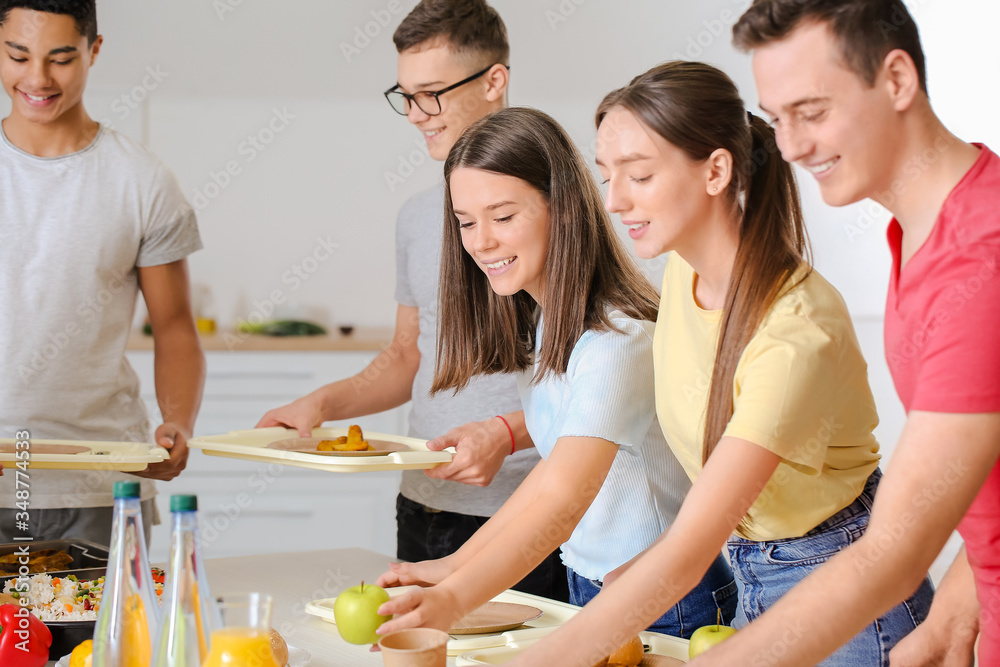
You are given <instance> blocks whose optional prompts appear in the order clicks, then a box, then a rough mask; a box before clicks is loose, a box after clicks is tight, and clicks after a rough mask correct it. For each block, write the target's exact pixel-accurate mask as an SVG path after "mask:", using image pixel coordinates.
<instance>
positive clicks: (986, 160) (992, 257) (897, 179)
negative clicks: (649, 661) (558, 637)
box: [693, 0, 1000, 667]
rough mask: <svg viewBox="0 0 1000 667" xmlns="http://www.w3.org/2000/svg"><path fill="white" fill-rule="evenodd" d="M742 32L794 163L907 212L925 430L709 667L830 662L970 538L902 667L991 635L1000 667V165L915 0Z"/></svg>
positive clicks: (912, 333) (945, 660) (903, 331)
mask: <svg viewBox="0 0 1000 667" xmlns="http://www.w3.org/2000/svg"><path fill="white" fill-rule="evenodd" d="M733 32H734V36H735V41H736V44H737V46H739V47H741V48H743V49H746V50H751V51H752V54H753V69H754V78H755V79H756V83H757V90H758V93H759V95H760V105H761V108H762V109H764V110H765V111H766V112H767V113H768V115H769V116H770V117H771V118H772V119H773V123H774V127H775V130H776V133H777V141H778V148H779V149H780V150H781V153H782V156H783V157H784V158H785V159H786V160H788V161H789V162H795V163H797V164H799V165H801V166H802V167H803V168H805V169H806V170H808V171H809V172H810V173H811V174H812V175H813V176H814V177H815V178H816V180H817V181H818V184H819V187H820V191H821V193H822V195H823V199H824V201H826V203H828V204H830V205H833V206H843V205H846V204H849V203H852V202H856V201H859V200H862V199H864V198H872V199H874V200H875V201H877V202H879V203H881V204H882V205H883V206H885V207H886V208H887V209H889V210H890V211H891V212H892V214H893V216H894V218H893V220H892V222H891V223H890V224H889V229H888V240H889V246H890V249H891V251H892V257H893V262H892V270H891V274H890V278H889V293H888V299H887V303H886V311H885V329H886V330H885V348H886V356H887V359H888V363H889V369H890V371H891V372H892V375H893V380H894V382H895V385H896V390H897V393H898V394H899V397H900V399H901V400H902V402H903V406H904V407H905V408H906V411H907V419H906V424H905V426H904V428H903V433H902V435H901V437H900V441H899V443H898V445H897V446H896V452H895V454H894V455H893V458H892V460H891V461H890V463H889V467H888V468H887V470H886V474H885V479H884V482H883V484H882V485H881V486H880V488H879V490H878V495H877V496H876V499H875V505H874V508H873V510H872V517H871V524H870V528H869V530H868V532H867V533H866V534H865V535H864V537H862V538H861V539H859V540H858V541H857V542H855V543H854V544H853V545H851V546H850V547H848V548H847V549H845V550H844V551H843V552H841V553H840V554H838V555H837V556H835V557H834V558H833V559H831V560H830V561H829V562H828V563H827V564H826V565H824V566H823V567H822V568H820V569H818V570H817V571H816V572H815V573H814V574H812V575H811V576H810V577H808V578H807V579H805V580H804V581H803V582H802V583H800V584H799V585H798V586H796V587H795V588H794V589H792V590H791V591H790V592H789V593H788V594H787V595H786V596H785V597H784V598H783V599H782V600H781V601H779V602H778V604H777V605H775V606H774V607H772V608H771V610H770V611H768V612H767V613H766V614H764V615H763V616H762V617H761V618H760V619H758V620H757V621H755V622H754V623H751V624H750V626H749V627H747V628H746V629H744V630H741V631H740V632H739V633H737V634H736V635H735V636H734V637H732V638H731V639H728V640H727V641H726V642H724V643H723V644H721V645H720V646H719V647H718V649H716V650H714V651H712V652H709V653H708V654H707V655H706V656H705V660H704V661H702V660H700V659H699V660H698V661H696V663H693V664H697V665H702V664H706V665H707V664H712V665H716V664H718V665H731V664H737V663H739V664H768V665H806V664H809V665H812V664H816V663H817V662H818V661H819V660H821V659H822V658H823V657H825V656H826V655H829V654H830V653H831V652H833V650H834V649H835V648H837V646H839V645H841V644H843V643H844V642H846V641H847V640H848V639H850V637H851V636H852V635H853V634H854V633H856V632H857V631H858V630H859V629H861V628H862V627H864V626H865V625H867V624H869V623H872V622H873V621H874V619H875V618H876V617H878V616H879V614H881V613H883V612H884V610H886V609H888V608H890V607H892V606H893V605H895V604H897V603H898V602H899V601H901V600H903V599H905V598H906V597H907V596H909V595H910V594H911V593H912V592H913V591H914V590H915V589H916V587H917V586H918V584H919V582H920V580H921V579H922V578H923V576H924V573H925V572H927V570H928V568H929V567H930V565H931V563H932V562H933V560H934V558H935V557H936V556H937V555H938V553H939V552H940V551H941V549H942V547H943V546H944V545H945V542H946V541H947V540H948V538H949V536H950V535H951V533H952V531H953V530H955V528H956V527H957V528H958V530H959V532H960V533H961V534H962V537H963V538H964V539H965V542H966V548H965V550H964V552H963V553H962V554H960V555H959V557H958V559H956V562H955V564H954V565H953V566H952V569H951V570H950V571H949V573H948V575H946V577H945V579H944V581H943V582H942V585H941V589H940V590H939V591H938V595H937V597H936V599H935V601H934V604H933V605H932V607H931V611H930V614H929V615H928V617H927V621H926V622H925V623H924V624H923V625H922V626H920V627H918V628H917V630H915V631H914V632H913V633H912V635H910V636H908V637H907V639H906V640H904V642H901V643H900V644H899V645H898V646H897V647H896V649H894V650H893V652H892V655H891V664H892V665H893V667H896V666H899V667H915V666H916V665H927V666H930V665H941V666H946V667H959V666H961V667H966V666H967V665H969V664H970V663H971V662H972V646H973V642H974V641H975V636H976V633H977V631H978V632H979V633H980V636H979V664H980V665H983V666H984V667H992V666H993V665H998V664H1000V466H998V465H997V459H998V456H1000V334H998V329H997V304H998V303H1000V279H998V271H997V262H998V261H1000V212H998V210H1000V209H998V203H1000V158H998V157H997V155H996V154H995V153H993V152H992V151H991V150H990V149H989V148H987V147H986V146H984V145H982V144H970V143H966V142H964V141H962V140H961V139H959V138H958V137H956V136H955V135H954V134H952V133H951V132H950V131H949V130H948V129H947V128H946V127H945V126H944V125H943V124H942V122H941V120H940V119H939V118H938V117H937V116H936V115H935V113H934V111H933V109H932V108H931V105H930V100H929V98H928V95H927V82H926V74H925V66H924V54H923V49H922V47H921V45H920V37H919V34H918V31H917V26H916V24H915V23H914V21H913V18H912V17H911V16H910V14H909V12H908V11H907V9H906V7H905V6H904V5H903V3H902V2H899V1H898V0H837V1H834V0H756V1H755V2H754V3H753V5H752V6H751V7H750V9H749V10H747V12H746V14H744V15H743V17H742V18H741V19H740V20H739V22H738V23H737V24H736V26H735V27H734V29H733ZM970 566H971V568H970ZM973 582H974V585H973ZM977 596H978V602H979V605H978V606H977V605H976V597H977Z"/></svg>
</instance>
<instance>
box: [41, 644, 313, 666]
mask: <svg viewBox="0 0 1000 667" xmlns="http://www.w3.org/2000/svg"><path fill="white" fill-rule="evenodd" d="M311 659H312V656H311V655H310V654H309V651H306V650H303V649H300V648H295V647H293V646H289V647H288V664H287V666H286V667H306V665H308V664H309V661H310V660H311ZM56 667H69V656H68V655H65V656H63V657H62V658H60V659H59V662H57V663H56Z"/></svg>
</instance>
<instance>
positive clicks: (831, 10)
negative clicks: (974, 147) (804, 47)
mask: <svg viewBox="0 0 1000 667" xmlns="http://www.w3.org/2000/svg"><path fill="white" fill-rule="evenodd" d="M805 22H818V23H824V24H826V25H827V27H828V28H829V29H830V31H831V32H832V33H833V34H834V36H835V37H836V38H837V40H838V41H839V42H840V51H841V55H842V57H843V59H844V62H845V63H846V64H847V67H848V68H849V69H850V70H851V71H853V72H855V73H856V74H858V75H859V76H860V77H861V78H862V79H863V80H864V81H865V82H866V83H867V84H868V85H869V86H873V85H875V77H876V75H877V74H878V70H879V68H880V67H881V66H882V62H883V61H884V60H885V57H886V55H887V54H888V53H889V52H890V51H893V50H895V49H902V50H903V51H905V52H906V53H907V54H909V56H910V58H912V59H913V64H914V65H916V68H917V74H918V76H919V78H920V88H921V89H922V90H923V91H924V92H925V93H926V92H927V70H926V65H925V63H924V50H923V48H922V47H921V46H920V33H919V31H918V30H917V24H916V22H915V21H914V20H913V16H911V15H910V12H909V11H907V9H906V6H905V5H904V4H903V2H902V0H754V2H753V4H752V5H751V6H750V8H749V9H747V11H746V12H745V13H744V14H743V16H741V17H740V20H739V21H737V22H736V25H734V26H733V43H734V44H735V45H736V46H737V47H738V48H740V49H743V50H744V51H749V50H751V49H755V48H758V47H761V46H764V45H765V44H768V43H770V42H773V41H776V40H779V39H782V38H784V37H785V36H787V35H788V34H789V33H791V32H792V30H794V29H795V28H797V27H798V26H799V25H801V24H803V23H805Z"/></svg>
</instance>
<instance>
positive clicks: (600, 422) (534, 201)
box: [379, 108, 735, 636]
mask: <svg viewBox="0 0 1000 667" xmlns="http://www.w3.org/2000/svg"><path fill="white" fill-rule="evenodd" d="M656 304H657V295H656V292H655V291H654V289H653V288H652V286H651V285H650V284H649V282H648V281H647V280H646V279H645V278H644V277H643V276H642V274H641V273H640V271H639V269H638V268H637V267H636V266H635V264H634V263H633V261H632V260H631V258H630V257H629V256H628V254H627V252H626V251H625V249H624V247H623V244H622V243H621V242H620V241H619V240H618V238H617V236H616V235H615V233H614V231H613V229H612V226H611V221H610V219H609V217H608V215H607V213H606V212H605V211H604V208H603V205H602V202H601V196H600V194H599V192H598V190H597V187H596V185H595V184H594V182H593V179H592V178H591V176H590V173H589V171H588V169H587V167H586V165H585V164H584V162H583V160H582V158H581V157H580V155H579V153H578V152H577V151H576V149H575V148H574V147H573V144H572V142H571V141H570V139H569V137H568V136H567V135H566V133H565V132H564V131H563V130H562V128H560V127H559V125H558V124H557V123H556V122H555V121H553V120H552V119H551V118H549V117H548V116H546V115H545V114H542V113H541V112H538V111H535V110H531V109H518V108H512V109H505V110H503V111H499V112H496V113H494V114H492V115H491V116H489V117H487V118H485V119H483V120H481V121H479V122H478V123H477V124H475V125H473V126H472V127H470V128H469V129H468V130H467V131H466V133H465V134H464V135H463V136H462V138H461V139H460V140H459V142H458V143H457V144H456V145H455V147H454V148H453V149H452V151H451V154H450V155H449V157H448V160H447V162H446V163H445V232H444V242H443V249H442V263H441V281H440V318H439V322H440V328H439V333H440V332H441V331H447V332H448V335H447V336H441V335H439V337H438V354H437V358H438V366H437V369H436V374H435V382H434V388H433V390H434V391H447V390H452V391H454V390H458V389H461V388H462V387H464V386H465V385H466V384H467V383H468V382H469V380H470V379H471V378H472V377H474V376H477V375H484V374H491V373H518V374H519V387H520V391H521V398H522V403H523V406H524V413H525V423H526V425H527V429H528V432H529V434H530V435H531V437H532V440H533V441H534V443H535V446H536V447H537V448H538V450H539V453H540V454H541V456H542V461H541V462H540V463H539V464H538V465H537V466H536V467H535V469H534V471H533V472H532V473H531V474H530V475H529V476H528V478H527V479H526V480H525V481H524V482H523V483H522V484H521V486H520V487H519V488H518V489H517V491H516V492H515V493H514V495H512V496H511V498H510V499H509V500H508V501H507V503H506V504H505V505H504V506H503V507H502V508H501V509H500V510H499V511H498V512H497V513H496V514H495V515H494V516H493V518H491V519H490V520H489V522H487V523H486V524H485V525H484V526H483V528H481V529H480V530H479V532H477V533H476V534H475V535H474V536H473V537H472V539H470V540H469V541H468V542H467V543H466V544H465V546H463V547H462V548H461V549H460V550H459V551H458V552H457V553H455V554H454V555H452V556H449V557H448V558H444V559H440V560H436V561H424V562H421V563H415V564H403V565H398V566H393V568H392V570H391V571H390V572H388V573H386V574H384V575H383V576H382V577H381V579H380V580H379V583H380V584H381V585H385V586H395V585H400V584H413V583H418V584H424V585H428V584H436V585H434V586H432V587H429V588H424V589H422V590H417V591H414V592H412V593H409V594H406V595H403V596H400V597H397V598H394V599H393V600H392V601H390V602H387V603H386V604H384V605H383V606H382V610H381V612H380V613H383V614H397V615H398V616H397V618H396V619H395V620H393V621H391V622H389V623H386V624H385V625H383V626H382V628H381V630H380V633H381V634H385V633H387V632H391V631H394V630H398V629H401V628H405V627H412V626H427V627H437V628H440V629H444V630H447V629H448V628H450V627H451V626H452V624H453V623H454V622H455V621H457V620H458V619H459V618H461V617H462V616H464V615H465V614H466V613H468V612H470V611H472V610H474V609H475V608H476V607H478V606H480V605H481V604H483V603H484V602H486V601H488V600H489V599H490V598H492V597H493V596H495V595H497V594H498V593H500V592H502V591H503V590H505V589H507V588H509V587H510V586H512V585H513V584H515V583H516V582H517V581H519V580H520V579H521V578H522V577H523V576H524V575H525V574H527V573H528V572H529V571H530V570H531V569H532V568H533V567H534V566H535V565H536V564H537V563H538V562H540V561H541V559H542V558H543V557H544V556H545V555H546V554H548V553H550V552H551V551H552V550H553V549H555V548H557V547H559V546H560V545H561V546H562V558H563V561H564V562H565V564H566V566H567V569H568V572H569V574H568V576H569V584H570V596H571V600H572V601H573V602H575V603H577V604H584V603H586V602H587V601H589V600H590V599H591V598H593V597H594V596H595V595H596V594H597V592H598V591H599V590H600V586H601V584H600V582H601V581H602V580H603V579H604V577H605V575H607V574H608V573H609V572H611V571H612V570H614V569H615V568H617V567H619V566H621V565H622V564H624V563H626V562H627V561H629V560H630V559H631V558H633V557H635V556H636V555H637V554H639V553H640V552H642V551H643V550H644V549H646V548H648V547H649V546H650V545H651V544H652V543H653V542H654V541H655V540H656V538H657V537H658V536H659V535H660V534H662V533H663V531H665V530H666V529H667V528H668V527H669V525H670V523H671V522H672V521H673V519H674V517H675V516H676V514H677V510H678V508H679V506H680V503H681V501H682V500H683V497H684V495H685V493H686V492H687V489H688V488H689V486H690V483H689V482H688V481H687V479H686V477H685V474H684V472H683V470H682V469H681V467H680V465H679V464H678V462H677V460H676V459H675V458H674V456H673V455H672V454H671V453H670V449H669V447H668V446H667V443H666V441H665V440H664V438H663V434H662V430H661V429H660V427H659V424H658V423H657V421H656V410H655V405H654V398H653V397H654V391H653V363H652V332H653V327H654V324H653V323H654V320H655V318H656ZM542 313H544V315H542ZM487 572H488V573H489V576H483V573H487ZM734 593H735V586H734V584H733V580H732V573H731V572H730V570H729V568H728V566H727V565H726V564H725V562H724V561H723V560H722V558H721V555H720V558H719V559H717V562H716V565H715V566H714V567H713V568H712V569H711V570H710V571H709V573H708V575H706V577H705V579H704V581H703V582H702V584H701V585H700V586H699V587H697V588H696V589H695V590H694V591H692V593H691V595H689V596H688V597H687V598H685V600H682V601H681V603H679V604H678V605H675V606H674V607H673V608H671V609H670V610H668V611H667V613H666V614H664V615H663V617H662V618H660V619H658V620H655V621H654V623H653V626H652V627H654V628H655V629H657V630H659V631H663V632H670V633H673V634H675V635H685V636H690V633H691V632H692V631H693V630H694V629H696V628H697V627H699V626H700V625H703V624H707V623H711V622H714V621H715V619H716V615H717V611H718V610H719V608H720V606H721V607H723V608H724V612H725V613H726V615H727V616H728V615H730V614H731V613H732V611H733V601H734V596H733V594H734Z"/></svg>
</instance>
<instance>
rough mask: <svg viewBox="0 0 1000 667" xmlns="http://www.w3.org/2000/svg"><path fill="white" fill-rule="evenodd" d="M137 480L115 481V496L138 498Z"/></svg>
mask: <svg viewBox="0 0 1000 667" xmlns="http://www.w3.org/2000/svg"><path fill="white" fill-rule="evenodd" d="M138 497H139V482H115V498H138Z"/></svg>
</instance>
